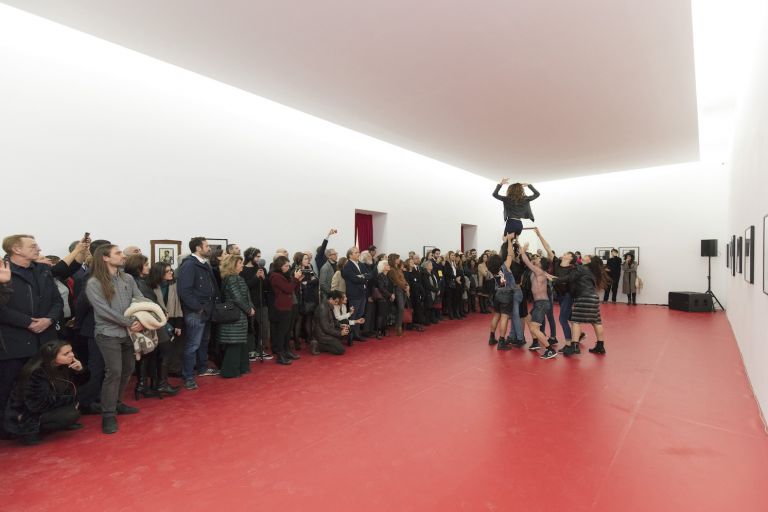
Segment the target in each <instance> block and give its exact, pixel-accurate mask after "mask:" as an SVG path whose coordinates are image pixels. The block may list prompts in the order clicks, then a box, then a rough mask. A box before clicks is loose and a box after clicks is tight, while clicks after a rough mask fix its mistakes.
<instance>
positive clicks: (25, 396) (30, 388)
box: [4, 368, 88, 436]
mask: <svg viewBox="0 0 768 512" xmlns="http://www.w3.org/2000/svg"><path fill="white" fill-rule="evenodd" d="M87 377H88V372H87V370H83V371H82V372H80V373H75V372H73V371H72V370H70V369H69V368H61V369H59V370H54V371H53V372H51V374H48V373H47V372H46V371H45V370H44V369H43V368H37V369H36V370H34V371H33V372H32V374H31V375H30V376H29V379H28V380H27V382H26V385H24V386H22V385H21V384H18V385H17V386H16V388H15V389H14V390H13V393H11V397H10V399H9V400H8V405H7V407H6V409H5V422H4V423H5V424H4V426H5V430H6V431H7V432H10V433H12V434H16V435H19V436H23V435H28V434H36V433H38V432H39V431H40V416H42V414H43V413H44V412H47V411H51V410H53V409H57V408H59V407H63V406H65V405H72V406H73V407H74V405H75V402H76V401H77V399H76V395H77V388H76V383H78V384H81V383H84V382H86V381H87Z"/></svg>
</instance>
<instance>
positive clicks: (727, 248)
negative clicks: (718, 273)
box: [725, 243, 731, 268]
mask: <svg viewBox="0 0 768 512" xmlns="http://www.w3.org/2000/svg"><path fill="white" fill-rule="evenodd" d="M725 266H726V268H731V244H730V243H727V244H725Z"/></svg>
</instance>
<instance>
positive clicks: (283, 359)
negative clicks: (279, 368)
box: [275, 352, 293, 365]
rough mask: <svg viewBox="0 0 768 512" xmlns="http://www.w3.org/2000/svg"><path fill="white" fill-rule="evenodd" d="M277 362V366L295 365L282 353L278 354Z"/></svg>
mask: <svg viewBox="0 0 768 512" xmlns="http://www.w3.org/2000/svg"><path fill="white" fill-rule="evenodd" d="M275 362H276V363H277V364H284V365H289V364H291V363H293V360H291V358H289V357H287V356H286V355H285V352H280V353H279V354H277V357H276V358H275Z"/></svg>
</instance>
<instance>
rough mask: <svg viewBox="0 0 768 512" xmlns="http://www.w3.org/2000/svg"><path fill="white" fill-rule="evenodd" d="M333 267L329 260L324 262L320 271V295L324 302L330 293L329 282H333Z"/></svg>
mask: <svg viewBox="0 0 768 512" xmlns="http://www.w3.org/2000/svg"><path fill="white" fill-rule="evenodd" d="M334 267H335V265H332V264H331V262H330V260H329V261H326V262H325V265H323V268H321V269H320V293H321V294H322V299H323V300H325V299H326V298H327V297H328V294H329V293H331V281H332V280H333V274H335V273H336V268H334Z"/></svg>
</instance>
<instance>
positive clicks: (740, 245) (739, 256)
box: [736, 237, 744, 274]
mask: <svg viewBox="0 0 768 512" xmlns="http://www.w3.org/2000/svg"><path fill="white" fill-rule="evenodd" d="M743 256H744V239H743V238H741V237H739V238H737V239H736V267H738V268H737V269H736V270H738V271H739V274H743V273H744V267H743V266H742V263H743V261H742V260H743Z"/></svg>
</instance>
